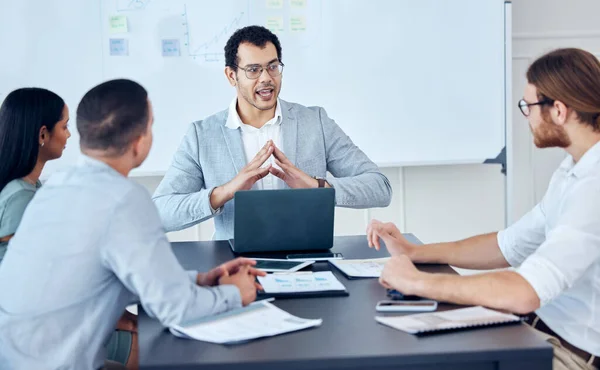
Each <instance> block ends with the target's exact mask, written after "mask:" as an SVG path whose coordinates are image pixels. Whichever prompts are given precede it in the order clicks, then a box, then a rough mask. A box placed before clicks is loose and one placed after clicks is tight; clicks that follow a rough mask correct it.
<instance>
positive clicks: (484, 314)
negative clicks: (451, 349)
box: [375, 306, 521, 335]
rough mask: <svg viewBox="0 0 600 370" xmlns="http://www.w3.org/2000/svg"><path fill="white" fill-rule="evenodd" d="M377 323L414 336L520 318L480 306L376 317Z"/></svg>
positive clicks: (513, 320) (514, 322)
mask: <svg viewBox="0 0 600 370" xmlns="http://www.w3.org/2000/svg"><path fill="white" fill-rule="evenodd" d="M375 320H377V322H379V323H381V324H383V325H387V326H390V327H392V328H394V329H398V330H402V331H405V332H407V333H410V334H415V335H428V334H435V333H444V332H449V331H456V330H466V329H472V328H481V327H487V326H498V325H508V324H517V323H520V322H521V318H520V317H518V316H515V315H512V314H507V313H503V312H500V311H495V310H490V309H489V308H484V307H481V306H477V307H468V308H460V309H456V310H449V311H442V312H430V313H421V314H416V315H405V316H376V317H375Z"/></svg>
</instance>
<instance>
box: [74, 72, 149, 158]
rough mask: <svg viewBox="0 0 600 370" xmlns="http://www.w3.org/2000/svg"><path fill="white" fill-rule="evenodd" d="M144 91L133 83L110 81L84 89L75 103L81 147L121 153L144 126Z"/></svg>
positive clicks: (145, 95)
mask: <svg viewBox="0 0 600 370" xmlns="http://www.w3.org/2000/svg"><path fill="white" fill-rule="evenodd" d="M148 108H149V106H148V93H147V92H146V89H144V88H143V87H142V86H141V85H140V84H138V83H137V82H133V81H131V80H125V79H120V80H111V81H107V82H104V83H102V84H100V85H98V86H96V87H94V88H93V89H91V90H90V91H88V92H87V93H86V94H85V95H84V96H83V98H82V99H81V102H80V103H79V105H78V106H77V131H79V136H80V141H79V143H80V146H81V149H82V150H84V149H96V150H104V151H108V152H110V153H108V154H109V155H117V156H118V155H121V154H123V153H124V152H125V151H126V150H127V148H129V146H130V145H131V143H132V142H133V141H134V140H135V139H137V138H138V137H140V136H142V135H143V134H144V133H145V132H146V130H147V129H148V118H149V114H150V112H149V109H148Z"/></svg>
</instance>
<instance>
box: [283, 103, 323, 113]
mask: <svg viewBox="0 0 600 370" xmlns="http://www.w3.org/2000/svg"><path fill="white" fill-rule="evenodd" d="M280 102H281V111H282V114H283V115H284V116H285V115H286V113H287V112H293V113H295V114H297V115H299V116H302V115H307V116H314V117H318V116H319V115H320V114H321V112H323V111H325V110H324V109H323V108H322V107H319V106H305V105H302V104H298V103H292V102H288V101H285V100H280Z"/></svg>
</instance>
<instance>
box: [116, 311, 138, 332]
mask: <svg viewBox="0 0 600 370" xmlns="http://www.w3.org/2000/svg"><path fill="white" fill-rule="evenodd" d="M117 329H119V330H124V331H131V332H134V333H137V316H136V315H134V314H132V313H131V312H129V311H125V312H124V313H123V316H121V318H120V319H119V321H117Z"/></svg>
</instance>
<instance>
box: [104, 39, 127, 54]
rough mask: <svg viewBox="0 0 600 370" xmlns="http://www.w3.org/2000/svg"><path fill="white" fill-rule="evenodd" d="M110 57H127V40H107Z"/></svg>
mask: <svg viewBox="0 0 600 370" xmlns="http://www.w3.org/2000/svg"><path fill="white" fill-rule="evenodd" d="M109 48H110V55H112V56H121V57H126V56H128V55H129V40H127V39H110V40H109Z"/></svg>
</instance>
